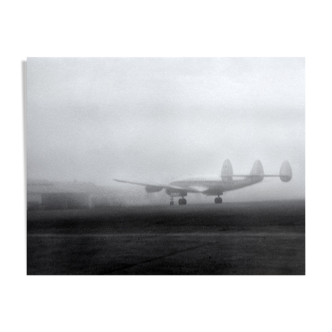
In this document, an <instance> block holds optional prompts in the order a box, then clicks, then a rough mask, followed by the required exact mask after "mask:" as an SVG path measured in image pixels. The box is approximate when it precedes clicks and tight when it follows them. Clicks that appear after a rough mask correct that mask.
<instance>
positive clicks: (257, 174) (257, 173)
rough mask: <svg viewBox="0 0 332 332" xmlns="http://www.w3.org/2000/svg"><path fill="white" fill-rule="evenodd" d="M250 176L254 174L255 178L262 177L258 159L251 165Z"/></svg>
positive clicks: (261, 166) (262, 170) (262, 171)
mask: <svg viewBox="0 0 332 332" xmlns="http://www.w3.org/2000/svg"><path fill="white" fill-rule="evenodd" d="M250 176H254V177H255V178H259V179H262V180H263V179H264V169H263V165H262V163H261V161H260V160H256V161H255V162H254V165H253V166H252V169H251V172H250Z"/></svg>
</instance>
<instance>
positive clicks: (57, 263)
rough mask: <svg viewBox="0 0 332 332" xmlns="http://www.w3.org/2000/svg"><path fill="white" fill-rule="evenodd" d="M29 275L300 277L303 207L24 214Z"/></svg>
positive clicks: (261, 204)
mask: <svg viewBox="0 0 332 332" xmlns="http://www.w3.org/2000/svg"><path fill="white" fill-rule="evenodd" d="M27 274H28V275H114V274H115V275H304V274H305V202H304V201H273V202H271V201H270V202H248V203H223V204H220V205H219V204H218V205H217V204H201V205H186V206H178V205H174V206H168V205H165V206H123V207H108V208H99V209H90V210H62V211H60V210H54V211H29V212H28V214H27Z"/></svg>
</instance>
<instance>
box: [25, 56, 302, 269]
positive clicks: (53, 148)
mask: <svg viewBox="0 0 332 332" xmlns="http://www.w3.org/2000/svg"><path fill="white" fill-rule="evenodd" d="M26 75H27V76H26V78H27V81H26V82H27V83H26V93H27V113H26V144H27V274H28V275H83V274H84V275H114V274H116V275H304V274H305V89H304V87H305V58H301V57H276V58H273V57H269V58H268V57H229V58H223V57H182V58H181V57H114V58H112V57H109V58H84V57H83V58H64V57H57V58H43V57H40V58H34V57H33V58H28V60H27V62H26Z"/></svg>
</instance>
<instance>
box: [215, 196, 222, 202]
mask: <svg viewBox="0 0 332 332" xmlns="http://www.w3.org/2000/svg"><path fill="white" fill-rule="evenodd" d="M214 202H215V203H216V204H221V203H222V199H221V197H216V198H215V199H214Z"/></svg>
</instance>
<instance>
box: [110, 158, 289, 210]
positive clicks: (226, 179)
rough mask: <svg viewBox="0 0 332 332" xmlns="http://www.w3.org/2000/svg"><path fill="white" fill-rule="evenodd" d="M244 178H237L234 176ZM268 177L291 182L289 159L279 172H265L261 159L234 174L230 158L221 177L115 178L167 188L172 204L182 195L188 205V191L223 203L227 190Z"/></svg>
mask: <svg viewBox="0 0 332 332" xmlns="http://www.w3.org/2000/svg"><path fill="white" fill-rule="evenodd" d="M236 177H239V178H242V179H239V180H235V179H233V178H236ZM266 177H279V178H280V180H281V181H282V182H289V181H290V180H291V179H292V168H291V165H290V163H289V162H288V161H284V162H283V163H282V165H281V168H280V172H279V174H278V175H277V174H270V175H267V174H264V169H263V165H262V163H261V162H260V161H259V160H256V161H255V163H254V165H253V167H252V169H251V172H250V174H248V175H241V174H233V167H232V164H231V162H230V161H229V159H227V160H225V161H224V164H223V167H222V170H221V176H220V179H219V178H218V179H209V178H207V177H199V178H197V177H196V178H187V179H182V180H177V181H172V182H171V183H169V184H159V183H155V184H151V183H141V182H132V181H124V180H118V179H113V180H114V181H117V182H123V183H129V184H134V185H139V186H145V190H146V192H147V193H155V192H159V191H161V190H163V189H165V192H166V194H167V195H169V196H170V199H171V201H170V205H174V200H173V199H174V197H181V198H180V199H179V201H178V202H179V205H186V204H187V200H186V199H185V196H187V195H188V193H200V194H204V195H207V196H217V197H216V198H215V200H214V202H215V203H216V204H221V203H222V198H221V197H220V196H221V195H222V194H223V193H224V192H225V191H230V190H235V189H240V188H244V187H247V186H251V185H253V184H256V183H259V182H262V181H263V179H264V178H266Z"/></svg>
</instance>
